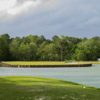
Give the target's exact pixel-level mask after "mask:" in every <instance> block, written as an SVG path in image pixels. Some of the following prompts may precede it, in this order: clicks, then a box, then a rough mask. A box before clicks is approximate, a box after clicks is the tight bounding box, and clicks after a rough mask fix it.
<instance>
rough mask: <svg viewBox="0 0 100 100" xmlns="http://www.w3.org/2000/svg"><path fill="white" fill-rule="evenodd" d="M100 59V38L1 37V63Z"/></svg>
mask: <svg viewBox="0 0 100 100" xmlns="http://www.w3.org/2000/svg"><path fill="white" fill-rule="evenodd" d="M98 58H100V37H98V36H95V37H93V38H90V39H87V38H86V37H84V38H76V37H68V36H63V35H62V36H61V37H58V36H57V35H55V36H53V37H52V39H51V40H50V39H46V38H45V37H44V36H37V35H28V36H26V37H22V38H20V37H15V38H10V36H9V34H2V35H1V36H0V61H64V60H78V61H79V60H82V61H95V60H97V59H98Z"/></svg>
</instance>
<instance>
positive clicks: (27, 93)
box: [0, 76, 100, 100]
mask: <svg viewBox="0 0 100 100" xmlns="http://www.w3.org/2000/svg"><path fill="white" fill-rule="evenodd" d="M99 99H100V89H98V88H93V87H88V86H86V88H83V85H80V84H77V83H72V82H69V81H63V80H56V79H48V78H39V77H25V76H21V77H20V76H9V77H0V100H99Z"/></svg>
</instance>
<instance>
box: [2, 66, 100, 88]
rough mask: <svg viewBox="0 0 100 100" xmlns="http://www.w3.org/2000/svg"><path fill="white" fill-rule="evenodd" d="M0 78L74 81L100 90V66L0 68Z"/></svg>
mask: <svg viewBox="0 0 100 100" xmlns="http://www.w3.org/2000/svg"><path fill="white" fill-rule="evenodd" d="M0 76H37V77H46V78H54V79H61V80H67V81H72V82H76V83H80V84H84V85H88V86H93V87H98V88H100V64H97V65H96V64H93V66H92V67H71V68H69V67H66V68H8V67H0Z"/></svg>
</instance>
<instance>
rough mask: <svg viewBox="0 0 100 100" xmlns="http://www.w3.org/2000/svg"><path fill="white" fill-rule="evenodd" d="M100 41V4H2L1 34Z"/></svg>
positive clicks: (13, 0) (89, 0) (16, 0)
mask: <svg viewBox="0 0 100 100" xmlns="http://www.w3.org/2000/svg"><path fill="white" fill-rule="evenodd" d="M5 33H8V34H9V35H10V36H11V37H16V36H19V37H23V36H28V35H29V34H32V35H38V36H41V35H44V36H45V37H46V38H47V39H51V38H52V36H54V35H58V36H59V37H60V36H61V35H64V36H70V37H80V38H83V37H87V38H91V37H94V36H99V37H100V0H0V34H5Z"/></svg>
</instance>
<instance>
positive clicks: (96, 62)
mask: <svg viewBox="0 0 100 100" xmlns="http://www.w3.org/2000/svg"><path fill="white" fill-rule="evenodd" d="M76 63H92V64H100V61H76Z"/></svg>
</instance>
